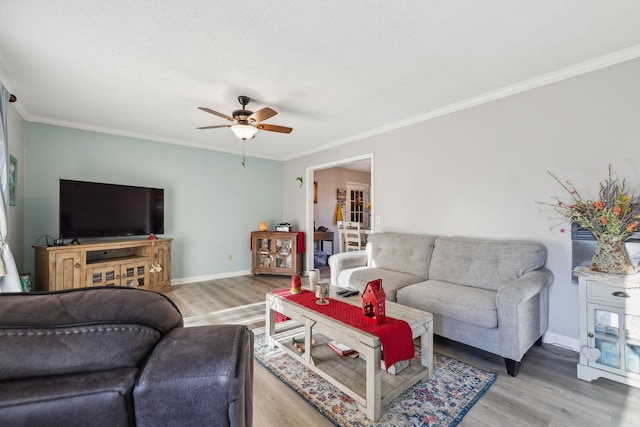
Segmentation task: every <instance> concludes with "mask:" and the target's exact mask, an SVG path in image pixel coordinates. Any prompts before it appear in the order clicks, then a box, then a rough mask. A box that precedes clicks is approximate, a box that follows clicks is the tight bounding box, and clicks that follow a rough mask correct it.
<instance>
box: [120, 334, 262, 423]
mask: <svg viewBox="0 0 640 427" xmlns="http://www.w3.org/2000/svg"><path fill="white" fill-rule="evenodd" d="M133 395H134V406H135V415H136V423H137V425H138V426H140V427H144V426H157V425H160V424H161V425H163V426H181V427H184V426H194V427H195V426H203V425H217V426H242V427H244V426H250V425H251V423H252V409H253V333H252V332H251V331H250V330H249V329H247V328H246V327H245V326H241V325H213V326H199V327H191V328H175V329H173V330H172V331H170V332H169V333H167V334H166V335H165V336H164V337H163V338H162V340H161V341H160V342H159V343H158V345H157V346H156V348H155V349H154V351H153V353H152V355H151V357H150V358H149V360H148V361H147V363H146V365H145V367H144V370H143V371H142V373H141V375H140V377H139V379H138V382H137V384H136V387H135V389H134V392H133Z"/></svg>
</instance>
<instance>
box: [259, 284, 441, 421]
mask: <svg viewBox="0 0 640 427" xmlns="http://www.w3.org/2000/svg"><path fill="white" fill-rule="evenodd" d="M330 298H332V299H335V300H339V301H343V302H346V303H349V304H352V305H358V306H359V305H360V303H361V298H360V297H359V296H353V297H348V298H344V297H339V296H337V295H335V291H334V290H333V289H332V290H331V293H330ZM266 306H267V313H266V340H267V344H268V345H269V346H271V347H275V346H276V345H277V346H279V347H280V348H282V349H283V350H284V351H285V352H287V353H288V354H289V355H291V356H292V357H293V358H294V359H295V360H298V361H300V362H301V363H303V364H304V365H305V366H307V367H308V368H309V369H311V370H313V371H314V372H316V373H318V374H319V375H320V376H322V377H323V378H324V379H326V380H327V381H329V382H330V383H332V384H333V385H335V386H336V387H338V388H339V389H340V390H342V391H343V392H344V393H346V394H347V395H349V396H351V397H352V398H353V399H354V400H355V401H356V403H357V405H358V407H359V408H360V409H361V410H362V411H363V412H364V413H365V414H366V416H367V417H368V418H370V419H372V420H377V419H378V418H379V417H380V415H381V414H382V413H383V410H385V409H386V407H387V406H388V404H389V403H390V402H391V401H392V400H393V399H395V398H396V397H397V396H399V395H400V394H401V393H402V392H403V391H405V390H407V389H408V388H409V387H411V386H412V385H414V384H415V383H417V382H418V381H420V380H421V379H431V377H432V375H433V315H432V314H431V313H428V312H425V311H422V310H417V309H414V308H410V307H406V306H403V305H400V304H396V303H393V302H387V303H386V315H387V317H392V318H395V319H399V320H404V321H406V322H407V323H408V324H409V326H410V327H411V331H412V336H413V338H414V339H415V338H418V337H420V344H421V350H420V352H419V353H418V354H416V356H415V357H414V358H413V359H412V360H411V363H410V365H409V366H408V367H407V368H405V369H403V370H402V371H400V372H399V373H398V374H396V375H391V374H389V373H387V372H385V371H384V370H382V369H381V368H380V339H379V338H378V337H377V336H376V335H374V334H371V333H369V332H365V331H362V330H360V329H357V328H355V327H353V326H350V325H347V324H345V323H342V322H340V321H339V320H336V319H333V318H331V317H329V316H326V315H323V314H320V313H318V312H316V311H314V310H310V309H308V308H306V307H304V306H302V305H300V304H297V303H295V302H293V301H291V300H288V299H286V298H283V297H282V296H279V295H274V294H272V293H269V294H267V296H266ZM276 312H278V313H281V314H283V315H285V316H287V317H289V318H291V319H293V320H295V321H296V322H298V323H300V325H302V326H303V330H304V342H305V351H304V353H299V352H298V351H297V350H296V349H295V348H294V346H293V344H292V336H293V335H295V334H296V333H297V334H298V336H299V335H300V334H301V331H300V328H298V330H297V332H293V333H292V332H290V331H289V332H286V331H285V332H278V333H277V332H276V328H275V313H276ZM312 337H313V339H315V340H316V341H317V343H316V344H315V345H314V346H312V345H311V340H312ZM331 340H335V341H338V342H340V343H342V344H345V345H346V346H348V347H351V348H352V349H354V350H356V351H358V352H359V353H361V354H364V355H365V356H366V362H363V361H362V360H359V359H358V358H355V359H354V358H351V357H348V356H340V355H338V354H337V353H336V352H334V351H333V350H331V349H330V348H329V347H328V346H327V345H326V343H327V342H328V341H331Z"/></svg>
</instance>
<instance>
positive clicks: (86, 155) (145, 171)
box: [24, 122, 283, 279]
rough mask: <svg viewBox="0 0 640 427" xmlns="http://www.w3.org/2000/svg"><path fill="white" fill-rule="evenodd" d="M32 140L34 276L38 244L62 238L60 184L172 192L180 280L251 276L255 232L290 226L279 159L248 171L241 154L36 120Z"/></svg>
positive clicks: (28, 163)
mask: <svg viewBox="0 0 640 427" xmlns="http://www.w3.org/2000/svg"><path fill="white" fill-rule="evenodd" d="M24 140H25V267H26V270H27V271H31V272H34V271H35V262H34V253H33V248H32V245H36V244H38V245H45V244H46V243H47V242H46V238H45V236H50V237H49V240H51V239H52V238H56V237H57V236H58V204H59V202H58V197H59V189H58V186H59V179H60V178H66V179H75V180H83V181H95V182H106V183H114V184H124V185H137V186H144V187H157V188H164V190H165V234H164V235H163V236H160V237H170V238H173V239H174V240H173V253H172V255H173V258H172V278H173V279H181V278H190V277H199V276H210V275H216V274H224V273H232V272H238V271H246V270H249V269H250V268H251V253H250V250H249V237H250V235H249V233H250V232H251V231H253V230H257V229H258V228H259V224H260V221H263V220H264V221H267V223H268V224H269V228H270V229H272V228H273V227H274V226H275V224H276V223H277V222H280V221H281V220H282V209H283V163H282V162H279V161H273V160H265V159H259V158H247V166H246V168H244V167H242V165H241V161H242V158H241V156H239V155H236V154H228V153H222V152H218V151H210V150H202V149H197V148H191V147H184V146H179V145H174V144H167V143H158V142H155V141H149V140H144V139H137V138H130V137H124V136H117V135H111V134H104V133H99V132H91V131H85V130H78V129H72V128H66V127H60V126H52V125H45V124H40V123H33V122H25V129H24ZM230 142H231V143H233V142H235V141H234V140H230ZM229 254H231V255H232V260H231V261H229V260H228V255H229Z"/></svg>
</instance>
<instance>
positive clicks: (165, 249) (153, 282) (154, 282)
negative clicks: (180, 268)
mask: <svg viewBox="0 0 640 427" xmlns="http://www.w3.org/2000/svg"><path fill="white" fill-rule="evenodd" d="M151 264H152V266H156V267H160V268H162V270H160V271H155V272H150V274H149V286H150V287H151V290H153V291H157V292H169V291H171V240H168V239H167V240H164V239H163V240H156V241H155V244H154V245H153V258H152V261H151Z"/></svg>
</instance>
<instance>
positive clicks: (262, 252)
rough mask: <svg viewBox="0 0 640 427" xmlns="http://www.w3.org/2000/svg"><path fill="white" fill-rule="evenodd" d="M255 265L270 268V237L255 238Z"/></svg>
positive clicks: (271, 258)
mask: <svg viewBox="0 0 640 427" xmlns="http://www.w3.org/2000/svg"><path fill="white" fill-rule="evenodd" d="M255 256H256V267H258V268H271V263H272V261H273V257H272V255H271V239H269V238H264V239H256V251H255Z"/></svg>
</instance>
